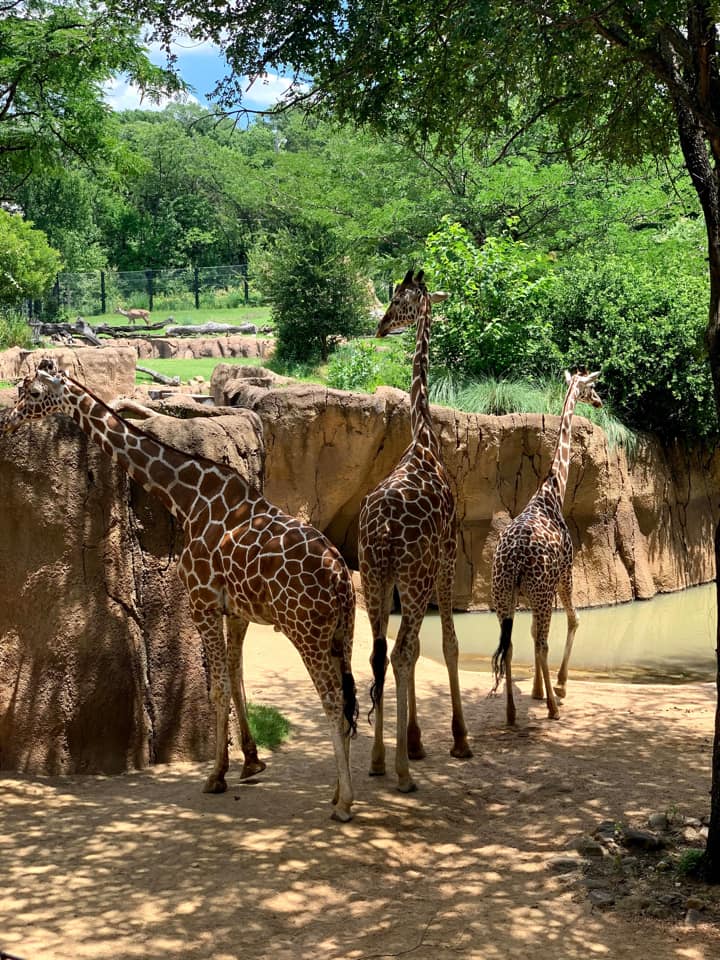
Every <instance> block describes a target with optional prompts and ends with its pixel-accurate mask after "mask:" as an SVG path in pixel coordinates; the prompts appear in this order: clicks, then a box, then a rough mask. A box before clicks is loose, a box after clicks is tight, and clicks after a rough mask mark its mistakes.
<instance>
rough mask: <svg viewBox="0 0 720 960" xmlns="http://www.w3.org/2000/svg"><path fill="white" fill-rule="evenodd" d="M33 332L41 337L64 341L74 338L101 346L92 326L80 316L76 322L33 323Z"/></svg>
mask: <svg viewBox="0 0 720 960" xmlns="http://www.w3.org/2000/svg"><path fill="white" fill-rule="evenodd" d="M31 327H32V330H33V334H34V335H35V336H36V337H37V336H41V337H52V338H53V339H54V340H60V341H61V342H62V343H71V342H72V340H73V339H79V340H85V341H86V342H87V343H91V344H92V345H93V346H94V347H99V346H101V341H100V340H99V339H98V338H97V337H96V335H95V333H94V331H93V329H92V327H91V326H90V325H89V324H88V323H85V321H84V320H83V319H82V317H78V318H77V320H76V321H75V323H32V324H31Z"/></svg>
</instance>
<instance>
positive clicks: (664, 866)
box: [655, 860, 673, 873]
mask: <svg viewBox="0 0 720 960" xmlns="http://www.w3.org/2000/svg"><path fill="white" fill-rule="evenodd" d="M672 867H673V864H672V860H658V862H657V866H656V868H655V869H656V870H657V872H658V873H667V871H668V870H672Z"/></svg>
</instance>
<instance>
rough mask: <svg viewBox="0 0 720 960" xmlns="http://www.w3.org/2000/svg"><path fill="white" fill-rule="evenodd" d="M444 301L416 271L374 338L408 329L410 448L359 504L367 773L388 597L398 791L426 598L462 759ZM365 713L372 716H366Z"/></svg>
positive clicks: (412, 737) (378, 768)
mask: <svg viewBox="0 0 720 960" xmlns="http://www.w3.org/2000/svg"><path fill="white" fill-rule="evenodd" d="M446 297H447V294H445V293H437V294H431V293H429V292H428V289H427V286H426V284H425V279H424V272H423V271H420V272H419V273H418V274H417V275H415V276H413V271H412V270H408V272H407V274H406V275H405V278H404V279H403V281H402V283H401V284H399V285H398V287H397V288H396V290H395V291H394V293H393V297H392V300H391V302H390V305H389V307H388V309H387V310H386V312H385V314H384V316H383V317H382V319H381V320H380V323H379V326H378V330H377V336H378V337H384V336H386V335H387V334H388V333H392V332H395V331H399V330H403V329H406V328H408V327H410V326H416V338H415V355H414V359H413V375H412V388H411V392H410V423H411V428H412V440H411V442H410V445H409V446H408V448H407V449H406V450H405V452H404V453H403V456H402V458H401V459H400V462H399V463H398V464H397V466H396V467H395V469H394V470H393V471H392V473H391V474H390V475H389V476H388V477H386V478H385V480H383V481H382V482H381V483H380V484H378V486H377V487H375V489H374V490H373V491H371V492H370V493H369V494H368V495H367V496H366V497H365V498H364V500H363V503H362V506H361V510H360V525H359V536H358V553H359V560H360V564H359V566H360V577H361V580H362V586H363V592H364V596H365V604H366V608H367V612H368V617H369V619H370V625H371V628H372V633H373V652H372V656H371V659H370V663H371V666H372V670H373V677H374V681H373V686H372V688H371V694H370V695H371V699H372V702H373V710H374V713H375V737H374V743H373V749H372V758H371V765H370V774H371V775H381V774H384V773H385V746H384V743H383V689H384V683H385V673H386V670H387V664H388V659H387V625H388V618H389V616H390V609H391V605H392V598H393V591H394V588H395V587H397V590H398V594H399V596H400V605H401V614H402V615H401V622H400V628H399V630H398V634H397V638H396V640H395V644H394V647H393V650H392V653H391V656H390V661H391V663H392V668H393V672H394V675H395V686H396V700H397V736H396V750H395V769H396V773H397V777H398V789H399V790H401V791H402V792H405V793H407V792H410V791H412V790H415V789H416V786H415V782H414V781H413V779H412V777H411V776H410V767H409V760H411V759H413V760H417V759H420V758H422V757H424V756H425V748H424V746H423V744H422V738H421V733H420V726H419V724H418V720H417V704H416V697H415V664H416V662H417V659H418V656H419V653H420V639H419V633H420V627H421V625H422V621H423V618H424V616H425V612H426V610H427V607H428V603H429V602H430V599H431V597H432V593H433V590H436V592H437V600H438V606H439V608H440V616H441V623H442V639H443V654H444V657H445V662H446V665H447V670H448V677H449V681H450V693H451V698H452V734H453V746H452V749H451V751H450V752H451V754H452V755H453V756H455V757H470V756H472V751H471V750H470V746H469V745H468V741H467V727H466V726H465V720H464V717H463V711H462V703H461V698H460V682H459V678H458V643H457V637H456V635H455V628H454V624H453V616H452V600H453V584H454V577H455V558H456V552H457V519H456V513H455V499H454V497H453V493H452V490H451V487H450V482H449V479H448V476H447V472H446V470H445V467H444V465H443V462H442V457H441V450H440V442H439V440H438V438H437V436H436V434H435V431H434V429H433V424H432V418H431V416H430V405H429V401H428V393H427V370H428V347H429V342H430V325H431V303H433V302H436V303H437V302H440V301H442V300H445V299H446ZM372 712H373V711H371V713H372Z"/></svg>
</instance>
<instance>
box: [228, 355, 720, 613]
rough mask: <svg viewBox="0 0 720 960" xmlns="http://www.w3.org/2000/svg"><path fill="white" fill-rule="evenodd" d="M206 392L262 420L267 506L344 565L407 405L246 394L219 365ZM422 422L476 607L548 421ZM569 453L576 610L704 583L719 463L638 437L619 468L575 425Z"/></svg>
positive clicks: (391, 460)
mask: <svg viewBox="0 0 720 960" xmlns="http://www.w3.org/2000/svg"><path fill="white" fill-rule="evenodd" d="M264 384H268V385H269V386H268V387H266V386H264ZM212 390H213V395H214V397H215V401H216V402H220V403H222V402H232V403H235V404H238V405H240V406H244V407H247V408H249V409H252V410H254V411H255V412H256V413H258V414H259V416H260V417H261V419H262V421H263V426H264V432H265V445H266V450H267V465H266V492H267V495H268V497H269V498H270V499H271V500H274V501H275V502H276V503H278V505H279V506H281V507H283V508H284V509H286V510H289V511H290V512H291V513H296V514H298V515H299V516H302V517H303V518H304V519H307V520H309V521H310V522H311V523H313V524H315V525H316V526H318V527H319V528H320V529H321V530H323V531H324V532H326V533H327V534H328V535H329V536H330V537H331V539H332V540H333V541H334V542H335V543H336V544H338V546H339V547H340V548H341V549H342V550H343V553H344V555H345V557H346V559H347V560H348V562H349V563H350V564H356V562H357V518H358V514H359V510H360V503H361V500H362V498H363V496H364V495H365V494H366V493H367V492H368V491H369V490H371V489H372V488H373V487H374V486H375V485H376V484H377V483H378V482H379V481H380V480H381V479H383V477H385V476H386V475H387V474H388V473H389V472H390V471H391V470H392V469H393V467H394V466H395V464H396V463H397V461H398V459H399V458H400V456H401V454H402V452H403V450H404V449H405V447H406V446H407V444H408V442H409V440H410V419H409V417H410V411H409V401H408V397H407V394H404V393H402V392H401V391H398V390H392V389H390V388H380V389H378V390H377V391H376V392H375V394H373V395H372V396H368V395H366V394H350V393H345V392H343V391H338V390H327V389H325V388H322V387H319V386H316V385H294V386H288V385H285V384H283V385H281V386H273V385H272V375H271V374H270V373H269V372H268V371H260V370H259V369H258V368H255V369H254V371H253V379H252V381H251V382H247V381H243V380H242V379H238V378H237V368H233V367H230V366H228V365H219V366H218V367H216V369H215V373H214V375H213V381H212ZM433 416H434V418H435V422H436V424H437V428H438V430H439V432H440V436H441V440H442V445H443V456H444V459H445V463H446V465H447V467H448V470H449V473H450V476H451V477H452V478H453V480H454V483H455V486H456V497H457V504H458V515H459V518H460V524H461V531H460V543H459V555H458V567H457V577H456V596H455V603H456V607H457V608H459V609H483V608H487V606H488V604H489V598H490V570H491V564H492V556H493V552H494V549H495V545H496V543H497V540H498V537H499V534H500V532H501V530H502V529H503V527H504V526H505V524H507V523H508V522H509V520H510V518H511V517H513V516H516V515H517V514H518V513H519V512H520V510H521V509H522V508H523V506H524V505H525V503H526V502H527V501H528V499H529V498H530V497H531V496H532V494H533V493H534V492H535V490H536V489H537V487H538V484H539V483H540V481H541V480H542V479H543V477H544V476H545V474H546V472H547V470H548V467H549V465H550V462H551V460H552V456H553V452H554V449H555V444H556V442H557V432H558V429H559V424H560V418H559V417H558V416H540V415H530V414H515V415H508V416H504V417H490V416H482V415H475V414H465V413H460V412H459V411H455V410H451V409H447V408H443V407H434V408H433ZM572 447H573V452H572V462H571V468H570V477H569V481H568V488H567V494H566V499H565V510H566V516H567V520H568V524H569V526H570V530H571V532H572V537H573V542H574V545H575V566H574V579H575V600H576V603H577V605H578V606H592V605H596V604H604V603H619V602H622V601H626V600H631V599H634V598H640V599H646V598H649V597H652V596H654V595H655V594H656V593H663V592H668V591H672V590H679V589H682V588H684V587H688V586H692V585H695V584H698V583H704V582H707V581H709V580H712V579H713V577H714V556H713V533H714V528H715V525H716V523H717V520H718V512H719V507H720V504H719V502H718V501H719V499H720V496H719V494H720V455H718V453H716V452H715V451H704V450H701V449H690V448H687V447H686V446H684V445H683V444H681V443H677V444H674V445H672V446H670V447H665V446H663V445H661V444H660V443H659V442H658V441H657V440H654V439H652V438H648V439H645V440H642V441H641V442H640V445H639V449H638V451H637V453H636V455H635V456H634V457H632V458H629V457H628V456H627V454H626V453H625V452H624V450H622V449H621V448H618V447H615V448H613V449H610V448H609V446H608V442H607V438H606V436H605V434H604V432H603V431H602V430H601V429H599V428H598V427H595V426H593V425H592V424H591V423H590V422H589V421H588V420H586V419H584V418H583V417H580V416H577V417H576V418H575V420H574V428H573V444H572Z"/></svg>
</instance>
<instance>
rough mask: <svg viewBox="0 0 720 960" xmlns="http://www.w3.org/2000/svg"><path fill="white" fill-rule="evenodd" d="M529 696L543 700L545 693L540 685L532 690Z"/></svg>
mask: <svg viewBox="0 0 720 960" xmlns="http://www.w3.org/2000/svg"><path fill="white" fill-rule="evenodd" d="M531 696H532V698H533V700H545V693H544V691H543V689H542V687H541V688H540V689H539V690H533V692H532V694H531Z"/></svg>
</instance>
